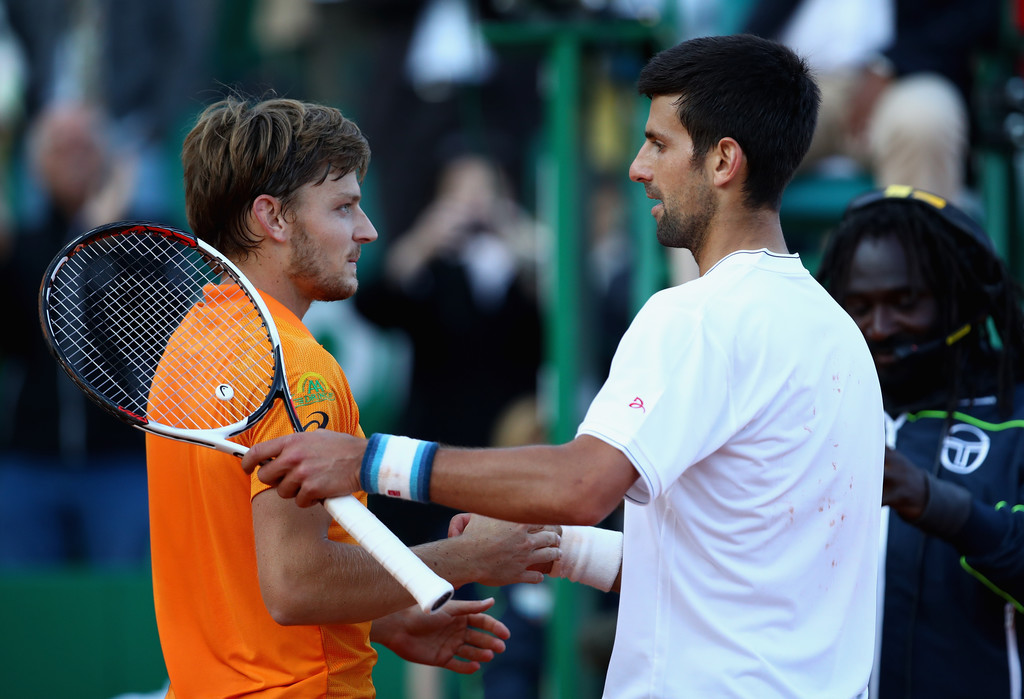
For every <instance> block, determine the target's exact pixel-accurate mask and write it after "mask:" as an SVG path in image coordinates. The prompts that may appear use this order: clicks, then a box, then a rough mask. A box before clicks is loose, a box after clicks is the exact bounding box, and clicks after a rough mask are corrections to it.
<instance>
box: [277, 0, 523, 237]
mask: <svg viewBox="0 0 1024 699" xmlns="http://www.w3.org/2000/svg"><path fill="white" fill-rule="evenodd" d="M268 1H270V0H268ZM503 4H504V5H507V3H500V2H495V1H494V0H487V1H481V0H430V1H429V2H425V1H424V0H344V1H343V2H318V3H315V5H314V8H315V13H316V20H315V22H314V23H313V24H314V31H313V35H312V37H311V42H310V43H311V46H310V48H309V56H310V64H309V70H310V75H309V77H308V83H309V85H310V89H311V91H312V97H313V98H314V99H318V100H321V101H326V102H328V103H330V104H338V105H340V106H341V107H342V109H343V110H344V111H345V112H346V113H348V114H351V115H352V116H353V117H354V119H355V120H356V121H357V122H358V123H359V126H360V128H361V129H362V131H363V133H365V134H366V136H367V138H368V139H369V141H370V144H371V145H372V147H373V159H374V160H373V162H374V166H373V168H372V170H371V173H370V176H369V179H370V180H372V181H371V182H369V183H368V185H369V186H368V187H367V188H366V191H365V194H364V196H367V197H369V198H370V199H371V200H373V198H374V197H375V196H376V197H377V199H379V200H380V202H381V205H380V206H379V207H378V208H379V211H377V212H376V213H375V215H374V223H375V225H376V226H377V230H378V231H379V232H380V235H381V240H382V241H384V242H386V243H389V242H390V241H393V240H395V239H396V238H398V237H399V236H401V235H403V234H404V233H405V232H406V231H408V230H410V229H411V228H412V226H413V222H414V221H415V220H416V218H417V216H419V214H420V212H422V211H423V210H424V209H425V208H426V207H427V206H428V205H429V203H430V201H431V199H432V198H433V196H434V191H433V188H434V173H433V172H432V171H431V169H432V167H433V163H432V161H431V159H430V158H424V157H418V156H417V154H421V153H423V149H424V147H425V146H427V147H429V146H430V145H431V144H436V143H438V142H439V141H440V140H441V139H442V138H443V137H444V136H445V134H448V133H453V132H464V133H474V132H475V133H480V132H483V131H486V132H487V133H488V138H491V139H494V138H496V137H497V135H498V134H500V135H501V136H500V137H501V139H502V140H503V141H504V142H505V143H507V144H511V147H508V148H506V151H507V153H506V154H505V155H504V156H503V161H504V165H505V176H506V177H507V178H509V179H510V181H511V182H512V186H513V188H514V189H516V190H517V191H519V192H524V191H525V190H524V189H523V188H522V187H520V186H519V184H520V179H521V177H522V175H523V173H524V171H525V170H526V165H527V163H528V162H529V156H530V154H531V150H530V146H531V144H532V143H533V141H534V139H535V138H536V135H537V130H538V126H539V123H540V98H539V94H538V72H539V71H538V64H539V58H538V56H537V52H536V51H532V50H527V51H522V50H518V51H517V50H507V51H499V50H498V48H499V47H492V48H488V47H487V46H485V45H483V44H482V42H481V37H482V34H481V32H482V26H481V22H484V21H491V20H494V21H497V20H500V19H501V16H500V15H499V14H498V13H497V12H496V11H495V9H494V8H495V6H498V5H503ZM431 37H435V38H436V40H433V41H431V40H430V38H431ZM438 37H439V38H438ZM414 57H415V58H414ZM411 154H412V155H411ZM378 193H379V194H378ZM394 193H400V196H394ZM384 197H386V203H385V200H384ZM371 205H372V202H371ZM382 247H383V246H382Z"/></svg>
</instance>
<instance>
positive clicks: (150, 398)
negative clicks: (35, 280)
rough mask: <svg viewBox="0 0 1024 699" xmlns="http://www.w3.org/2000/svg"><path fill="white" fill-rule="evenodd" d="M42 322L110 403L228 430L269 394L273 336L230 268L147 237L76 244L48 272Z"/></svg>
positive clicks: (170, 421) (171, 421) (167, 420)
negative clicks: (45, 318)
mask: <svg viewBox="0 0 1024 699" xmlns="http://www.w3.org/2000/svg"><path fill="white" fill-rule="evenodd" d="M46 312H47V313H48V322H49V325H50V327H51V330H52V333H53V336H54V340H55V344H56V345H57V347H58V349H59V351H60V352H61V353H62V354H63V355H64V358H65V361H66V363H67V364H68V366H69V367H70V368H71V369H72V371H73V372H74V374H76V375H77V377H78V379H79V380H80V382H84V383H85V384H86V385H87V386H88V387H89V388H90V389H91V390H92V392H94V393H96V394H98V395H99V396H100V397H101V398H103V400H105V401H106V402H108V403H110V404H111V405H113V406H115V407H117V408H119V409H122V410H126V411H128V412H130V413H132V414H135V415H137V416H139V417H143V418H145V419H148V420H152V421H155V422H159V423H161V424H164V425H168V426H173V427H180V428H187V429H209V428H214V427H223V426H226V425H233V424H235V423H237V422H239V421H241V420H244V419H245V418H247V417H248V416H250V415H252V414H253V413H255V412H256V411H257V410H258V409H259V408H260V406H261V405H262V404H263V403H264V402H265V400H266V399H267V395H268V393H269V392H270V387H271V385H272V383H273V378H274V370H275V366H276V364H275V361H274V359H275V357H274V343H273V341H272V339H271V337H270V334H269V331H268V329H267V327H266V325H265V323H264V322H263V318H262V316H261V314H260V312H259V309H258V308H257V307H256V305H255V303H254V301H253V300H252V299H251V298H250V297H249V295H248V293H247V291H246V289H245V287H244V286H242V285H240V284H239V283H238V282H237V280H236V277H235V275H234V273H233V272H232V270H230V269H229V268H226V267H224V266H223V265H221V264H220V263H219V262H218V261H217V260H215V259H212V258H209V257H207V256H206V255H204V254H203V253H202V252H201V251H199V250H197V249H195V248H191V247H187V246H185V245H183V244H182V243H180V242H178V241H177V240H176V239H173V238H170V237H167V236H164V235H161V234H158V233H150V232H133V231H129V232H127V233H123V234H118V235H108V236H106V237H100V238H97V239H94V240H91V241H90V242H89V243H88V244H85V245H83V246H80V247H79V248H78V249H76V250H75V251H74V252H73V254H71V255H70V256H69V257H68V258H67V260H66V262H65V263H64V264H63V265H61V266H60V267H59V268H58V270H57V272H56V273H55V275H54V277H53V279H52V281H51V284H50V290H49V294H48V297H47V308H46Z"/></svg>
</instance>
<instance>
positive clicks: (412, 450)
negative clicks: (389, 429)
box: [359, 434, 438, 502]
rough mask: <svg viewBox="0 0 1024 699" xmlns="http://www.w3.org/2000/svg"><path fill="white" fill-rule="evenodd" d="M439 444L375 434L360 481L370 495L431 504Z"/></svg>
mask: <svg viewBox="0 0 1024 699" xmlns="http://www.w3.org/2000/svg"><path fill="white" fill-rule="evenodd" d="M437 448H438V444H437V442H424V441H422V440H419V439H412V438H410V437H398V436H395V435H390V434H374V435H371V436H370V439H369V441H367V443H366V451H365V452H363V460H362V463H361V466H360V469H359V481H360V483H361V484H362V487H363V490H365V491H366V492H367V493H379V494H380V495H387V496H389V497H393V498H402V499H403V500H416V501H418V502H430V474H431V472H432V471H433V468H434V455H435V454H436V453H437Z"/></svg>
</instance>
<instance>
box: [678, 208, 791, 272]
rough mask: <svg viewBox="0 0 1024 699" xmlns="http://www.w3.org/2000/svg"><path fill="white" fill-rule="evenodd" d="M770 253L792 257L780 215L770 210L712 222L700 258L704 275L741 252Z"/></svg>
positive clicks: (745, 212) (728, 215)
mask: <svg viewBox="0 0 1024 699" xmlns="http://www.w3.org/2000/svg"><path fill="white" fill-rule="evenodd" d="M762 248H763V249H766V250H769V251H770V252H777V253H780V254H783V255H786V254H789V248H788V247H787V246H786V239H785V237H784V236H783V234H782V224H781V223H780V222H779V214H778V212H775V211H770V210H768V209H759V210H757V211H748V210H746V209H737V210H735V211H721V212H719V214H718V215H717V216H716V217H715V220H714V221H712V224H711V229H710V230H709V231H708V236H707V240H706V242H705V244H704V248H703V249H702V250H701V251H700V253H699V257H698V258H697V267H698V268H699V269H700V273H701V275H703V274H705V273H706V272H707V271H708V270H709V269H711V268H712V267H714V266H715V265H716V264H717V263H718V262H719V261H720V260H721V259H722V258H724V257H726V256H727V255H731V254H732V253H734V252H736V251H737V250H761V249H762Z"/></svg>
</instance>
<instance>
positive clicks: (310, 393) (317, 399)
mask: <svg viewBox="0 0 1024 699" xmlns="http://www.w3.org/2000/svg"><path fill="white" fill-rule="evenodd" d="M294 400H295V405H312V404H313V403H323V402H325V401H329V402H332V403H333V402H334V391H332V390H330V387H329V386H328V385H327V381H326V380H324V377H323V376H321V375H320V374H316V373H314V372H308V373H305V374H303V375H302V376H301V377H300V378H299V390H298V391H296V396H295V398H294Z"/></svg>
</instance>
